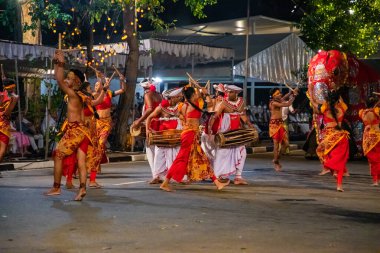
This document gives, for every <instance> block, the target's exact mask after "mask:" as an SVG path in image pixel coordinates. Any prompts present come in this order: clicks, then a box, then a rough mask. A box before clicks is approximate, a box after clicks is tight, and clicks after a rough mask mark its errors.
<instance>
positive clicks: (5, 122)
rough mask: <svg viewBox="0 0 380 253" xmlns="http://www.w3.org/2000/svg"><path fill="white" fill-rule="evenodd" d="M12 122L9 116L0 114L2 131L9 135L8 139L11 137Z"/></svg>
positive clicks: (0, 131) (0, 130) (0, 128)
mask: <svg viewBox="0 0 380 253" xmlns="http://www.w3.org/2000/svg"><path fill="white" fill-rule="evenodd" d="M10 130H11V123H10V121H9V117H7V116H5V115H1V116H0V133H2V134H4V135H5V136H7V137H8V139H9V138H10V137H11V132H10Z"/></svg>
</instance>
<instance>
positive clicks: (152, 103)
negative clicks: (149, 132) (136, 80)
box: [131, 79, 162, 171]
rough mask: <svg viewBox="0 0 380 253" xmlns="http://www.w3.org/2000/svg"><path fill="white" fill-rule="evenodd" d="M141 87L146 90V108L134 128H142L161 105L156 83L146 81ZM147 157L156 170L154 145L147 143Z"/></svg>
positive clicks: (155, 127)
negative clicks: (145, 121)
mask: <svg viewBox="0 0 380 253" xmlns="http://www.w3.org/2000/svg"><path fill="white" fill-rule="evenodd" d="M140 85H141V86H142V87H143V88H144V107H143V112H142V115H141V117H140V118H139V119H137V120H135V121H134V122H133V123H132V126H131V127H132V128H138V127H141V125H142V123H143V122H144V120H145V119H146V118H148V116H149V115H150V114H151V113H152V112H153V111H154V110H155V109H156V107H157V106H158V105H159V104H160V103H161V100H162V97H161V94H160V93H158V92H157V91H156V87H155V86H154V83H152V82H151V81H150V80H148V79H144V80H143V81H142V82H141V83H140ZM150 127H151V128H152V129H157V127H158V126H150ZM145 147H146V156H147V158H148V162H149V166H150V169H151V170H152V171H153V170H154V149H155V147H154V146H153V145H150V146H148V143H147V142H145Z"/></svg>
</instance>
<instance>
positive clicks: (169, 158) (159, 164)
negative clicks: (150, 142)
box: [152, 146, 180, 179]
mask: <svg viewBox="0 0 380 253" xmlns="http://www.w3.org/2000/svg"><path fill="white" fill-rule="evenodd" d="M179 148H180V147H179V146H178V147H173V148H164V147H157V146H156V148H155V150H154V169H153V171H152V176H153V178H157V177H159V178H161V179H163V178H164V177H165V176H166V173H167V171H168V169H169V168H170V166H172V164H173V161H174V159H175V158H176V157H177V155H178V152H179Z"/></svg>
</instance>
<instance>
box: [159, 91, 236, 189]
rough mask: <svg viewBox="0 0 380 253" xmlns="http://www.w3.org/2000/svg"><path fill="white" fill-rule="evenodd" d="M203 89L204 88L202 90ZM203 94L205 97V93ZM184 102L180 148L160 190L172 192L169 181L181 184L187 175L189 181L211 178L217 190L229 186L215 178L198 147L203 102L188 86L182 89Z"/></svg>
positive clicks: (207, 161) (181, 112) (181, 111)
mask: <svg viewBox="0 0 380 253" xmlns="http://www.w3.org/2000/svg"><path fill="white" fill-rule="evenodd" d="M203 89H204V88H203ZM203 93H204V94H206V95H207V93H206V91H205V90H203ZM183 94H184V97H185V100H186V102H185V103H184V104H183V105H182V106H181V108H180V109H179V110H180V114H181V116H182V119H183V121H182V126H183V132H182V134H181V147H180V150H179V152H178V155H177V157H176V159H175V160H174V162H173V164H172V166H171V167H170V169H169V171H168V173H167V175H166V178H165V181H164V182H163V183H162V184H161V186H160V188H161V189H162V190H164V191H168V192H170V191H172V189H171V187H170V185H169V184H170V180H171V179H174V180H175V181H177V182H181V181H182V179H183V177H184V176H185V175H187V178H188V180H189V181H197V180H203V179H206V178H211V179H212V181H213V182H214V183H215V185H216V187H217V189H218V190H221V189H222V188H223V187H225V186H226V185H228V184H229V181H227V182H225V183H221V182H219V181H218V179H217V178H216V177H215V175H214V172H213V171H212V169H211V166H210V162H209V160H208V159H207V157H206V155H205V154H204V152H203V151H202V149H201V147H200V145H199V124H200V118H201V116H202V109H200V108H203V104H204V101H203V99H202V98H201V96H200V94H199V93H198V92H197V91H196V90H195V89H194V88H193V87H191V86H190V85H189V86H185V87H184V88H183Z"/></svg>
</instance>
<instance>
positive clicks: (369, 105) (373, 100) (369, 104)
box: [366, 96, 378, 108]
mask: <svg viewBox="0 0 380 253" xmlns="http://www.w3.org/2000/svg"><path fill="white" fill-rule="evenodd" d="M377 101H378V99H377V97H375V96H370V97H369V98H368V99H367V101H366V106H367V108H372V107H373V106H374V105H375V104H376V103H377Z"/></svg>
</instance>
